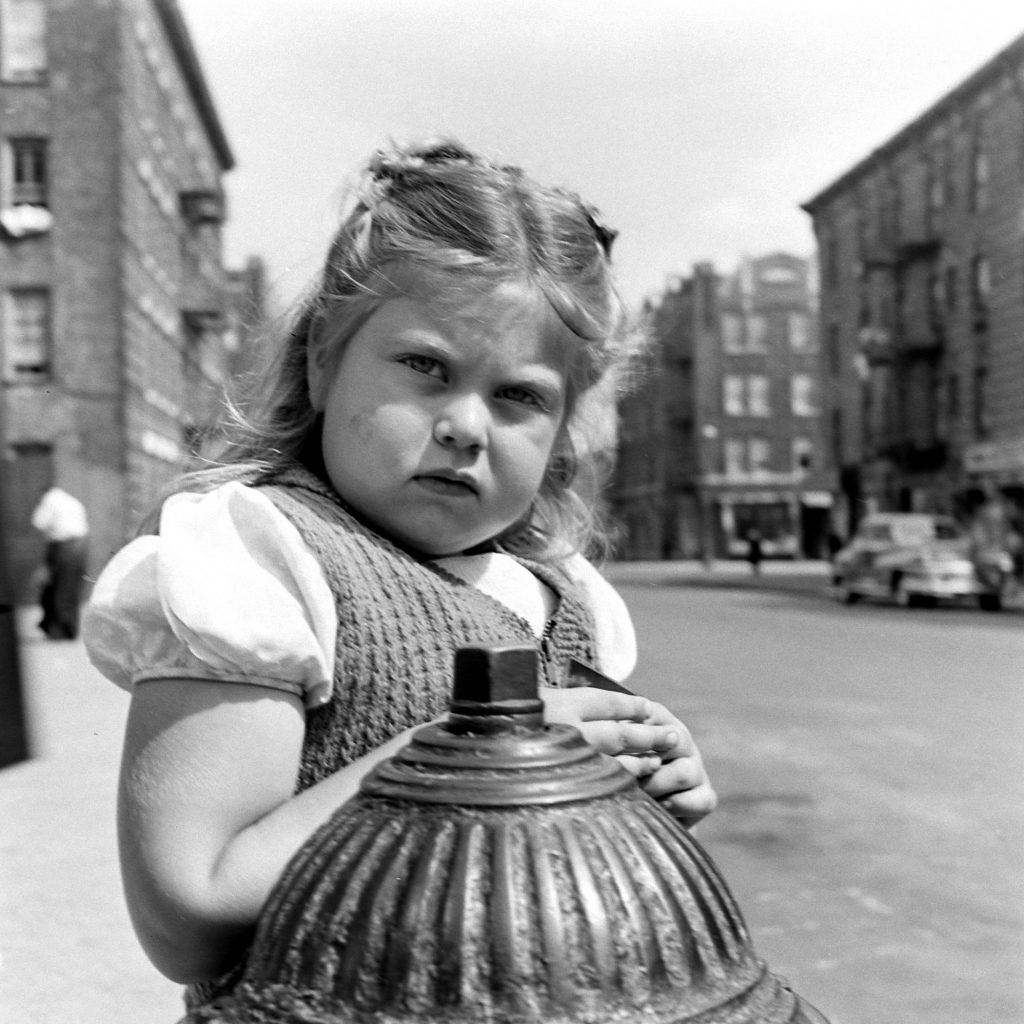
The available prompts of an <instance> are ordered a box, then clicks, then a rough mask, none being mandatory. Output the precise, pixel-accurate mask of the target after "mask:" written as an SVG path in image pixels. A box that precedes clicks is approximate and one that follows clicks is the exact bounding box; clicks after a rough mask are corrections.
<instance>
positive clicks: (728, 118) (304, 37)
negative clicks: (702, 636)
mask: <svg viewBox="0 0 1024 1024" xmlns="http://www.w3.org/2000/svg"><path fill="white" fill-rule="evenodd" d="M179 4H180V6H181V8H182V11H183V14H184V16H185V20H186V22H187V24H188V26H189V30H190V32H191V35H192V39H193V43H194V44H195V47H196V50H197V52H198V54H199V57H200V61H201V63H202V65H203V69H204V72H205V74H206V77H207V83H208V85H209V88H210V91H211V93H212V95H213V99H214V102H215V104H216V106H217V110H218V113H219V116H220V119H221V121H222V124H223V127H224V129H225V132H226V134H227V137H228V140H229V143H230V145H231V148H232V151H233V152H234V154H235V159H236V162H237V167H236V168H235V169H234V170H233V171H231V172H230V173H229V174H228V175H227V176H226V178H225V186H226V190H227V194H228V204H229V206H228V211H229V219H228V222H227V224H226V225H225V257H226V259H227V260H228V262H229V263H230V264H231V265H241V264H242V263H243V262H244V261H245V259H246V258H247V257H248V256H250V255H259V256H260V257H262V258H263V260H264V261H265V262H266V264H267V267H268V271H269V279H270V282H271V284H272V287H273V289H274V293H275V296H276V300H277V304H278V305H279V306H284V305H287V304H289V303H291V302H293V301H294V300H295V298H296V297H297V296H298V295H299V294H301V292H302V290H303V289H304V288H305V287H306V286H307V284H308V282H309V281H310V280H311V279H312V278H313V277H314V276H315V274H316V272H317V270H318V268H319V265H320V263H321V260H322V258H323V255H324V253H325V251H326V248H327V245H328V242H329V240H330V237H331V234H332V231H333V229H334V227H335V226H336V223H337V219H338V214H339V212H340V210H341V207H342V202H343V196H344V186H345V183H346V182H347V181H348V180H350V179H351V176H352V174H353V172H354V171H355V170H356V169H357V168H358V166H359V165H360V164H361V163H363V162H364V161H365V160H366V159H367V158H368V157H369V155H370V154H371V153H372V152H373V151H374V150H375V149H376V148H378V147H379V146H380V145H382V144H384V143H386V142H387V141H388V140H389V139H395V140H399V141H403V140H411V139H416V138H420V137H423V136H428V135H436V134H445V135H454V136H455V137H457V138H459V139H461V140H462V141H463V142H464V143H466V144H467V145H469V146H470V147H471V148H473V149H475V150H477V151H478V152H481V153H482V154H484V155H486V156H489V157H493V158H496V159H498V160H500V161H501V162H503V163H515V164H519V165H521V166H523V167H524V168H525V169H526V170H527V171H529V172H530V173H531V174H533V175H534V176H535V177H538V178H540V179H541V180H543V181H545V182H546V183H550V184H557V185H562V186H566V187H569V188H571V189H573V190H575V191H577V192H579V193H580V194H581V195H582V196H583V197H584V198H585V199H586V200H587V201H588V202H590V203H593V204H594V205H595V206H597V207H598V208H599V209H600V210H601V211H602V213H603V215H604V219H605V220H606V221H607V222H608V223H609V224H610V225H611V226H613V227H614V228H616V229H617V230H618V231H619V237H618V239H617V240H616V243H615V252H614V261H615V264H616V267H617V270H618V275H619V281H620V287H621V290H622V293H623V295H624V296H625V298H626V299H627V301H629V302H630V303H634V304H635V303H639V302H640V301H642V300H643V299H644V298H645V297H647V296H652V295H656V294H657V293H658V292H659V291H660V290H661V289H662V288H663V287H664V286H665V283H666V281H667V280H668V279H669V278H671V277H672V276H674V275H677V274H685V273H689V272H690V270H691V269H692V266H693V264H694V263H697V262H701V261H711V262H713V263H714V264H715V265H716V267H717V268H718V269H720V270H724V271H727V270H732V269H734V268H735V267H736V265H737V264H738V262H739V260H740V258H741V257H742V256H743V255H744V254H749V255H753V256H756V255H762V254H765V253H768V252H773V251H778V250H782V251H786V252H791V253H794V254H796V255H802V256H810V255H811V254H812V253H813V250H814V239H813V235H812V232H811V223H810V218H809V217H808V216H807V214H806V213H804V212H803V211H802V210H801V209H800V208H799V204H800V203H801V202H805V201H806V200H808V199H810V198H811V197H812V196H814V195H815V194H817V193H818V192H820V191H821V190H822V189H823V188H824V187H825V186H827V185H828V184H830V183H831V182H832V181H834V180H835V179H836V178H837V177H839V176H840V175H841V174H842V173H843V172H844V171H846V170H847V169H848V168H849V167H851V166H852V165H853V164H855V163H856V162H858V161H859V160H861V159H862V158H864V157H866V156H867V155H868V154H869V153H870V152H871V151H872V150H873V149H875V148H877V147H878V146H879V145H881V144H882V143H884V142H885V141H886V140H887V139H888V138H889V137H890V136H892V135H893V134H894V133H895V132H897V131H898V130H899V129H900V128H902V127H903V126H904V125H906V124H908V123H909V122H910V121H912V120H914V119H915V118H916V117H917V116H918V115H920V114H921V113H923V112H924V111H925V110H926V109H927V108H928V107H929V106H931V105H932V104H933V103H934V102H935V101H937V100H938V99H940V98H941V97H942V96H943V95H944V94H945V93H947V92H948V91H949V90H951V89H952V88H954V87H955V86H956V85H958V84H959V83H960V82H961V81H963V80H964V79H965V78H966V77H967V76H968V75H970V74H971V73H972V72H974V71H975V70H976V69H977V68H979V67H980V66H981V65H982V64H983V63H985V62H986V61H987V60H988V59H989V58H991V57H992V56H994V55H995V54H996V53H997V52H998V51H999V50H1001V49H1003V48H1004V47H1005V46H1007V45H1008V44H1009V43H1010V42H1012V41H1013V40H1014V39H1015V38H1016V37H1017V36H1019V35H1020V34H1021V33H1022V32H1024V3H1021V2H1020V0H1010V2H1007V0H972V2H970V3H967V2H964V0H886V2H882V0H774V2H771V3H769V2H765V0H699V2H698V0H179Z"/></svg>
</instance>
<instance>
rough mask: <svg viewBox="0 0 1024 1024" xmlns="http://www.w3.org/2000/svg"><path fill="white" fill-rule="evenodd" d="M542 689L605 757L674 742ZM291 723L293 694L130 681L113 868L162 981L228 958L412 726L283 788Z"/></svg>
mask: <svg viewBox="0 0 1024 1024" xmlns="http://www.w3.org/2000/svg"><path fill="white" fill-rule="evenodd" d="M544 696H545V701H546V703H547V709H546V710H547V717H548V720H549V721H560V722H568V723H570V724H575V725H578V726H579V727H580V728H581V729H582V730H583V732H584V735H586V736H587V738H588V739H589V740H590V741H591V742H592V743H594V745H595V746H597V747H598V749H601V750H604V751H605V752H607V753H613V754H618V753H623V752H625V753H642V752H644V751H650V750H652V749H662V750H665V749H668V748H669V747H670V746H671V744H672V742H673V740H674V738H673V736H672V733H673V732H674V730H673V729H672V728H670V727H669V726H668V725H665V724H663V723H662V722H658V721H651V720H650V719H651V718H652V704H651V702H650V701H648V700H645V699H644V698H642V697H634V696H632V695H629V694H619V693H606V692H603V691H595V690H590V691H584V690H577V691H570V690H556V691H549V690H547V688H545V689H544ZM654 717H655V718H656V717H657V716H654ZM304 731H305V719H304V712H303V707H302V704H301V701H300V700H299V698H297V697H293V696H291V695H290V694H288V693H286V692H284V691H278V690H270V689H266V688H264V687H260V686H246V685H240V684H237V683H218V682H212V681H197V680H195V679H160V680H151V681H148V682H142V683H138V684H136V686H135V689H134V691H133V695H132V702H131V708H130V710H129V714H128V724H127V731H126V739H125V749H124V757H123V761H122V766H121V782H120V793H119V801H118V805H119V806H118V832H119V839H120V850H121V870H122V875H123V879H124V887H125V893H126V897H127V902H128V906H129V910H130V913H131V917H132V922H133V924H134V926H135V929H136V932H137V933H138V935H139V939H140V941H141V943H142V945H143V947H144V949H145V950H146V952H147V954H148V955H149V957H150V959H151V960H152V961H153V963H154V964H155V965H156V967H157V968H158V969H159V970H160V971H162V972H163V973H164V974H166V975H167V976H168V977H169V978H172V979H174V980H175V981H180V982H183V983H190V982H195V981H202V980H206V979H209V978H213V977H216V976H217V975H219V974H221V973H223V972H224V971H225V970H227V969H228V968H229V967H231V966H232V965H233V964H234V963H235V962H237V960H238V958H239V956H240V955H241V954H242V952H243V951H244V949H245V946H246V944H247V943H248V941H249V939H250V937H251V935H252V929H253V926H254V924H255V921H256V918H257V917H258V915H259V912H260V909H261V907H262V906H263V903H264V901H265V900H266V898H267V896H268V895H269V893H270V890H271V888H272V887H273V885H274V883H275V882H276V881H277V879H278V877H279V876H280V874H281V872H282V870H283V869H284V867H285V865H286V864H287V862H288V861H289V859H290V858H291V857H292V855H293V854H294V853H295V852H296V851H297V850H298V848H299V847H300V846H301V845H302V843H303V842H304V841H305V840H306V838H307V837H308V836H309V835H310V834H311V833H312V832H313V831H314V830H315V829H316V828H317V826H318V825H320V824H321V823H322V822H323V821H325V820H326V819H327V818H328V817H329V816H330V815H331V813H332V812H333V811H334V810H335V809H336V808H337V807H339V806H340V805H341V804H342V803H344V801H345V800H347V799H348V798H349V797H351V796H353V795H354V794H355V793H356V791H357V789H358V786H359V782H360V780H361V778H362V777H363V775H365V774H366V772H367V771H369V770H370V768H371V767H372V766H373V765H374V764H376V763H377V762H379V761H381V760H382V759H384V758H386V757H390V756H391V755H392V754H394V753H396V752H397V751H398V750H399V748H401V747H403V746H405V744H406V743H408V742H409V739H410V738H411V735H412V733H413V732H414V731H415V729H410V730H407V731H406V732H404V733H402V734H400V735H399V736H396V737H395V738H394V739H392V740H390V741H389V742H388V743H386V744H385V745H384V746H382V747H380V748H378V749H377V750H375V751H373V752H372V753H371V754H368V755H366V756H365V757H363V758H361V759H360V760H358V761H356V762H353V763H352V764H351V765H348V766H346V767H345V768H343V769H341V770H340V771H338V772H336V773H335V774H334V775H331V776H330V777H328V778H326V779H324V780H323V781H321V782H319V783H317V784H316V785H315V786H312V787H310V788H309V789H307V790H305V791H304V792H302V793H300V794H298V795H295V794H294V788H295V780H296V775H297V773H298V767H299V760H300V755H301V750H302V742H303V735H304ZM637 760H643V759H642V758H639V759H637ZM660 763H661V762H660V759H659V758H657V757H655V758H654V759H653V764H652V765H650V766H649V768H648V769H647V770H648V771H651V770H653V769H654V767H656V766H657V765H660Z"/></svg>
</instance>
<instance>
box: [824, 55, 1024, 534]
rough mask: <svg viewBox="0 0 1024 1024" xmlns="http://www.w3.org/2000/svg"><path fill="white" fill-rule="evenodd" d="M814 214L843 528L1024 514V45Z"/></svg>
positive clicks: (864, 166) (839, 185) (832, 189)
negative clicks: (889, 519)
mask: <svg viewBox="0 0 1024 1024" xmlns="http://www.w3.org/2000/svg"><path fill="white" fill-rule="evenodd" d="M804 209H805V210H806V211H807V212H808V213H809V214H810V215H811V217H812V218H813V223H814V231H815V234H816V236H817V240H818V246H819V254H820V259H821V329H822V344H823V346H824V348H825V349H826V352H827V356H826V366H827V374H828V380H829V382H830V387H829V389H828V391H829V393H830V395H831V396H832V399H831V402H830V409H829V418H830V422H831V426H832V431H831V432H832V434H833V437H834V444H835V459H836V462H837V464H838V465H839V467H840V472H841V487H840V496H839V502H838V511H839V512H840V514H841V518H842V520H843V522H844V525H846V527H847V528H848V527H849V526H852V525H853V523H854V522H855V521H856V520H857V519H858V518H859V517H860V515H861V514H862V513H863V512H865V511H867V510H869V509H871V508H881V509H887V510H922V511H949V512H952V513H955V514H958V515H960V516H961V517H964V518H968V517H970V515H971V513H972V510H973V509H974V507H975V506H977V505H978V504H979V503H981V502H982V500H983V499H984V498H986V496H987V497H992V496H993V495H995V496H998V495H999V492H1002V495H1003V500H1008V501H1009V502H1011V503H1013V504H1015V506H1016V511H1017V514H1018V515H1019V514H1021V513H1024V36H1022V37H1020V38H1019V39H1017V40H1016V41H1014V42H1013V43H1012V44H1011V45H1010V46H1008V47H1007V48H1006V49H1004V50H1003V51H1002V52H1001V53H999V54H997V55H996V56H995V57H994V58H993V59H992V60H990V61H989V62H988V63H987V64H985V65H984V66H983V67H982V68H980V69H979V70H978V71H977V72H976V73H975V74H973V75H971V76H970V77H969V78H968V79H967V80H966V81H964V82H962V83H961V84H960V85H959V86H957V87H956V88H955V89H953V90H952V91H951V92H950V93H949V94H948V95H946V96H944V97H943V98H942V99H940V100H939V101H938V102H937V103H935V104H934V105H933V106H932V107H931V108H930V109H928V110H926V111H925V112H924V113H923V114H922V115H921V116H920V117H918V118H917V119H916V120H914V121H913V122H912V123H911V124H909V125H908V126H907V127H905V128H904V129H903V130H902V131H900V132H898V133H897V134H896V135H895V136H893V137H892V138H891V139H889V140H888V141H886V142H885V143H884V144H882V145H881V146H880V147H879V148H878V149H877V150H875V151H874V152H873V153H870V154H869V155H868V156H866V157H865V158H864V159H863V160H862V161H860V162H859V163H858V164H856V165H855V166H854V167H852V168H850V169H849V170H848V171H847V172H846V173H845V174H843V175H842V176H841V177H839V178H838V179H837V180H836V181H834V182H833V183H832V184H830V185H829V186H828V187H827V188H825V189H824V190H823V191H822V192H821V193H819V194H818V195H816V196H815V197H814V198H813V199H811V200H810V201H809V202H807V203H805V204H804Z"/></svg>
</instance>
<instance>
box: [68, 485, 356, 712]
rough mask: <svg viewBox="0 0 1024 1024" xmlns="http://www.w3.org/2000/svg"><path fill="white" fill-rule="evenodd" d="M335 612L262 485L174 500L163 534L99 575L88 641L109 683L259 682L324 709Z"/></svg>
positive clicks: (86, 626)
mask: <svg viewBox="0 0 1024 1024" xmlns="http://www.w3.org/2000/svg"><path fill="white" fill-rule="evenodd" d="M336 628H337V627H336V612H335V606H334V600H333V597H332V595H331V592H330V589H329V587H328V586H327V583H326V581H325V579H324V577H323V573H322V571H321V570H320V566H319V564H318V563H317V561H316V559H315V558H314V557H313V555H312V554H311V553H310V552H309V550H308V548H307V547H306V545H305V544H304V543H303V541H302V539H301V538H300V536H299V534H298V532H297V530H296V529H295V527H294V526H293V525H292V524H291V523H290V522H289V521H288V519H287V518H286V517H285V516H284V515H283V514H282V513H281V512H280V511H279V510H278V509H277V508H276V507H275V505H274V504H273V502H271V501H270V500H269V499H268V497H267V496H266V495H265V494H264V493H263V492H262V490H261V489H260V488H259V487H253V486H250V485H248V484H246V483H243V482H241V481H240V480H237V479H235V480H230V481H228V482H226V483H222V484H219V485H217V486H215V487H213V488H211V489H209V490H206V491H203V492H195V491H178V492H177V493H175V494H172V495H171V496H170V497H168V498H167V499H166V500H165V501H164V503H163V505H162V507H161V509H160V520H159V532H158V533H153V534H146V535H143V536H140V537H137V538H136V539H135V540H133V541H132V542H130V543H129V544H128V545H127V546H126V547H124V548H122V549H121V551H119V552H118V553H117V554H116V555H115V556H114V557H113V559H111V561H110V562H109V563H108V564H107V566H106V567H105V568H104V570H103V572H102V573H101V574H100V576H99V578H98V579H97V581H96V584H95V586H94V589H93V593H92V596H91V598H90V601H89V604H88V605H87V608H86V611H85V616H84V621H83V635H84V637H85V642H86V648H87V651H88V653H89V656H90V658H91V659H92V661H93V663H94V664H95V665H96V667H97V668H99V670H100V671H101V672H102V673H103V674H104V675H105V676H107V678H109V679H111V680H112V681H114V682H115V683H118V685H121V686H123V687H126V688H127V687H130V686H131V685H132V684H133V683H135V682H138V681H140V680H142V679H146V678H159V677H169V676H179V677H189V676H193V677H199V678H207V679H210V678H212V679H220V680H223V681H238V682H255V683H260V684H262V685H268V686H277V688H280V689H286V690H290V691H292V692H296V693H301V694H304V695H305V698H306V702H307V703H319V702H320V701H321V700H322V699H323V698H324V695H325V694H326V693H327V692H329V687H330V684H331V681H332V679H333V659H334V636H335V632H336Z"/></svg>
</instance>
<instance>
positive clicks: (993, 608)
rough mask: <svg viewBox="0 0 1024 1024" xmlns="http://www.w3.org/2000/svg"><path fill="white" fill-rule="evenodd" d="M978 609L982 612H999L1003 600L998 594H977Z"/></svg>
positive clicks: (1001, 608)
mask: <svg viewBox="0 0 1024 1024" xmlns="http://www.w3.org/2000/svg"><path fill="white" fill-rule="evenodd" d="M978 607H979V608H980V609H981V610H982V611H983V612H1001V611H1002V610H1003V599H1002V597H1001V596H1000V595H999V594H979V595H978Z"/></svg>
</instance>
